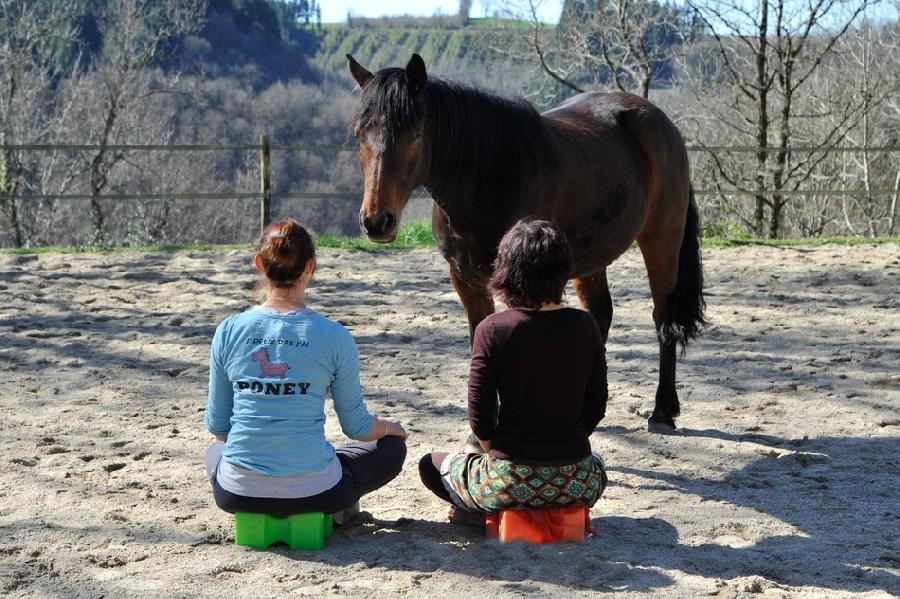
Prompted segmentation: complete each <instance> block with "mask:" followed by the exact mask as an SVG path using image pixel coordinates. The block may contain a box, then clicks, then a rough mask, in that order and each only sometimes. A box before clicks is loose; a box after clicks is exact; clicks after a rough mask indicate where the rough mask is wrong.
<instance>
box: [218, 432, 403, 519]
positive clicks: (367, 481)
mask: <svg viewBox="0 0 900 599" xmlns="http://www.w3.org/2000/svg"><path fill="white" fill-rule="evenodd" d="M337 457H338V460H340V462H341V470H343V476H341V480H340V481H338V483H337V484H336V485H335V486H333V487H331V488H330V489H328V490H327V491H323V492H322V493H319V494H318V495H312V496H310V497H300V498H297V499H275V498H268V497H245V496H243V495H235V494H234V493H231V492H230V491H226V490H225V489H223V488H222V487H221V486H220V485H219V481H218V480H216V479H215V477H214V478H213V480H212V486H213V497H215V500H216V505H218V506H219V507H220V508H221V509H223V510H225V511H226V512H229V513H231V514H233V513H235V512H252V513H256V514H270V515H272V516H290V515H292V514H303V513H306V512H326V513H333V512H338V511H340V510H343V509H345V508H348V507H350V506H351V505H353V504H354V503H356V502H357V501H359V498H360V497H362V496H363V495H365V494H367V493H371V492H372V491H374V490H376V489H378V488H380V487H382V486H384V485H385V484H386V483H388V482H389V481H391V480H392V479H393V478H394V477H396V476H397V475H398V474H400V470H401V469H402V468H403V460H405V459H406V443H405V442H404V440H403V439H401V438H400V437H395V436H393V435H392V436H388V437H382V438H381V439H378V440H377V441H369V442H365V443H354V444H353V445H348V446H346V447H339V448H338V449H337Z"/></svg>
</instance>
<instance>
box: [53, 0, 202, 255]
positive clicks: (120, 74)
mask: <svg viewBox="0 0 900 599" xmlns="http://www.w3.org/2000/svg"><path fill="white" fill-rule="evenodd" d="M205 10H206V2H205V0H162V1H159V0H110V2H108V3H107V5H106V10H105V12H104V13H103V14H102V15H101V17H100V19H99V27H100V31H101V33H102V36H103V40H104V43H103V51H102V52H101V54H100V56H98V57H97V58H96V59H95V60H94V62H93V63H92V65H91V68H90V69H89V70H88V71H87V72H86V73H84V74H83V75H81V76H79V77H78V78H76V79H73V80H72V81H71V82H70V89H69V93H71V94H72V96H73V98H74V99H75V102H76V103H77V104H78V105H79V106H80V107H81V111H80V113H79V114H78V115H77V117H76V118H75V119H73V120H71V121H70V126H69V131H70V132H71V134H73V135H77V136H78V138H79V139H88V140H90V142H91V143H93V144H94V145H97V146H99V149H97V150H92V151H90V152H84V153H83V156H82V159H83V161H84V164H85V166H86V169H87V171H88V173H89V182H88V186H89V193H90V195H91V200H90V213H91V223H92V243H94V244H96V245H103V244H105V243H106V237H107V227H106V214H105V211H104V209H103V206H102V204H101V201H100V198H101V194H102V193H103V191H104V190H106V189H107V188H108V186H109V184H110V177H111V174H112V171H113V170H114V169H115V168H116V167H117V165H119V164H120V163H121V162H123V161H124V160H125V159H126V155H125V153H124V152H122V151H121V150H117V149H115V146H116V145H117V144H123V143H129V142H130V143H145V144H146V143H153V142H154V141H157V142H159V141H162V139H161V138H159V137H155V138H149V137H147V133H148V132H147V129H146V127H140V128H135V127H134V124H135V123H136V122H139V121H141V116H142V111H144V110H145V109H146V108H147V107H148V105H149V102H150V101H151V99H152V98H153V97H154V96H157V95H159V94H167V93H173V92H176V91H177V83H178V77H177V74H173V73H162V72H160V71H158V72H157V73H156V75H157V76H148V73H149V72H150V71H151V70H152V67H154V66H157V65H159V64H161V63H163V62H165V60H166V58H167V55H166V52H167V50H168V46H169V44H171V43H173V42H174V41H175V40H177V39H178V38H179V37H181V36H183V35H185V34H187V33H190V32H192V31H195V30H197V29H198V28H199V27H200V25H201V24H202V21H203V16H204V14H205Z"/></svg>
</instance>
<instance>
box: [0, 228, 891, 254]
mask: <svg viewBox="0 0 900 599" xmlns="http://www.w3.org/2000/svg"><path fill="white" fill-rule="evenodd" d="M873 244H874V245H883V244H898V245H900V237H878V238H875V239H870V238H867V237H812V238H806V239H756V238H753V237H749V236H735V237H704V238H703V240H702V245H703V247H705V248H733V247H744V246H748V245H757V246H768V247H819V246H823V245H843V246H851V245H873ZM316 245H317V246H318V247H320V248H327V249H336V250H344V251H352V252H360V251H362V252H371V251H374V250H409V249H415V248H433V247H435V242H434V237H433V236H432V235H431V222H430V221H428V220H414V221H409V222H406V223H403V225H401V227H400V232H399V233H397V238H396V239H395V240H394V241H393V242H391V243H387V244H384V243H374V242H372V241H369V240H368V239H366V238H365V237H349V236H346V235H332V234H323V235H319V236H317V237H316ZM252 249H253V245H251V244H237V245H233V244H232V245H210V244H187V245H147V246H141V247H90V246H74V247H63V246H49V247H34V248H0V254H51V253H56V254H80V253H111V252H141V253H154V252H190V251H195V252H226V251H231V250H245V251H251V250H252Z"/></svg>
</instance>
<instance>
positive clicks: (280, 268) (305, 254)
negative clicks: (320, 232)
mask: <svg viewBox="0 0 900 599" xmlns="http://www.w3.org/2000/svg"><path fill="white" fill-rule="evenodd" d="M257 255H259V256H260V258H261V259H262V265H263V268H264V269H265V274H266V278H267V279H268V280H269V283H270V284H272V285H274V286H275V287H292V286H293V285H295V284H296V283H297V280H298V279H299V278H300V276H301V275H302V274H303V271H304V270H306V265H307V264H308V263H309V261H310V260H311V259H313V258H315V257H316V248H315V243H314V242H313V238H312V235H310V233H309V231H307V230H306V227H304V226H303V225H301V224H300V223H299V222H297V221H296V220H294V219H293V218H285V219H283V220H280V221H278V222H276V223H272V224H271V225H269V226H268V227H266V228H265V230H264V231H263V233H262V235H261V236H260V239H259V248H258V250H257Z"/></svg>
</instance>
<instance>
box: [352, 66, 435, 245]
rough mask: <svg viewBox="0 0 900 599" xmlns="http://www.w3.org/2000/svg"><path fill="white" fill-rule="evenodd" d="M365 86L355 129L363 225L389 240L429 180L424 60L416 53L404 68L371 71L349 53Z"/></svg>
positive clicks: (365, 230)
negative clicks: (414, 194)
mask: <svg viewBox="0 0 900 599" xmlns="http://www.w3.org/2000/svg"><path fill="white" fill-rule="evenodd" d="M347 60H348V61H349V63H350V73H351V75H353V78H354V79H355V80H356V83H357V84H358V85H359V88H360V90H361V94H360V95H361V97H360V102H359V105H358V106H357V108H356V112H355V113H354V115H353V121H352V122H351V124H350V130H351V132H352V133H353V134H354V135H355V136H356V139H357V140H358V141H359V166H360V168H361V169H362V172H363V177H364V178H365V182H364V187H363V190H364V191H363V201H362V206H361V208H360V211H359V226H360V228H361V229H362V231H363V233H365V235H366V237H368V238H369V239H371V240H372V241H376V242H379V243H388V242H391V241H393V240H394V238H395V237H396V236H397V231H398V229H399V225H400V216H401V214H402V212H403V209H404V208H405V207H406V203H407V202H408V201H409V197H410V195H411V194H412V192H413V190H414V189H415V188H416V187H419V186H421V185H423V184H424V182H425V175H426V173H427V166H428V165H427V163H428V157H427V149H426V145H425V143H424V139H423V137H424V135H423V134H424V130H425V127H424V123H425V106H424V104H425V99H424V91H425V84H426V83H427V81H428V75H427V73H426V72H425V62H424V61H423V60H422V57H421V56H419V55H418V54H413V56H412V58H411V59H410V61H409V63H408V64H407V65H406V68H405V69H399V68H391V69H383V70H381V71H378V72H377V73H374V74H373V73H370V72H369V71H367V70H366V69H365V68H364V67H363V66H362V65H360V64H359V63H358V62H356V60H355V59H354V58H353V57H352V56H350V55H349V54H348V55H347Z"/></svg>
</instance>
